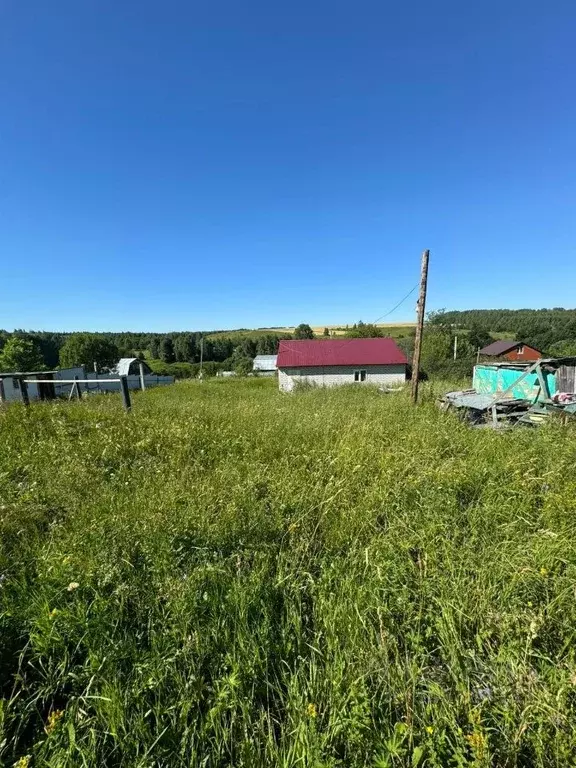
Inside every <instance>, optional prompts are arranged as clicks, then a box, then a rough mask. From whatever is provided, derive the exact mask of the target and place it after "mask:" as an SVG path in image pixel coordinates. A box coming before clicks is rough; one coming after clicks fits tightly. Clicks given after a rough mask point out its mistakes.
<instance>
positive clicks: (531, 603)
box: [526, 600, 534, 608]
mask: <svg viewBox="0 0 576 768" xmlns="http://www.w3.org/2000/svg"><path fill="white" fill-rule="evenodd" d="M526 605H527V606H528V608H533V607H534V603H533V602H532V600H528V602H527V603H526Z"/></svg>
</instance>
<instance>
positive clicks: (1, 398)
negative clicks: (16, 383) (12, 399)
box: [0, 376, 6, 405]
mask: <svg viewBox="0 0 576 768" xmlns="http://www.w3.org/2000/svg"><path fill="white" fill-rule="evenodd" d="M5 402H6V393H5V392H4V379H3V378H2V377H1V376H0V405H2V403H5Z"/></svg>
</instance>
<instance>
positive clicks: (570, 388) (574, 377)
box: [556, 365, 576, 392]
mask: <svg viewBox="0 0 576 768" xmlns="http://www.w3.org/2000/svg"><path fill="white" fill-rule="evenodd" d="M556 386H557V388H558V392H576V367H575V366H573V365H561V366H560V368H558V371H557V373H556Z"/></svg>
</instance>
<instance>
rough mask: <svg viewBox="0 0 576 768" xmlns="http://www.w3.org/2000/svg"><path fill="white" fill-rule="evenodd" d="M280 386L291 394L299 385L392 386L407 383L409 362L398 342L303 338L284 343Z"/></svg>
mask: <svg viewBox="0 0 576 768" xmlns="http://www.w3.org/2000/svg"><path fill="white" fill-rule="evenodd" d="M277 365H278V383H279V386H280V389H281V390H282V391H283V392H291V391H292V390H293V389H294V386H295V384H297V383H298V382H306V383H308V384H312V385H315V386H320V387H333V386H337V385H340V384H376V385H378V386H382V385H384V386H388V385H394V384H403V383H404V382H405V381H406V366H407V365H408V360H407V359H406V356H405V355H404V353H403V352H402V350H401V349H400V348H399V347H398V345H397V344H396V342H395V341H394V339H390V338H377V339H345V340H343V339H339V340H336V339H330V340H328V339H327V340H323V339H302V340H298V341H281V342H280V347H279V350H278V361H277Z"/></svg>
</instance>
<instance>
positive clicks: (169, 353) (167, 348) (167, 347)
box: [160, 336, 176, 363]
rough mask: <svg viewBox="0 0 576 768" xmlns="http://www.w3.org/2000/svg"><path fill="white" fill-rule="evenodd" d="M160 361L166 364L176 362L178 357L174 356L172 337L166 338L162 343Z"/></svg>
mask: <svg viewBox="0 0 576 768" xmlns="http://www.w3.org/2000/svg"><path fill="white" fill-rule="evenodd" d="M160 359H161V360H163V361H164V362H165V363H174V362H176V355H175V354H174V343H173V341H172V339H171V338H170V336H164V338H163V339H162V341H161V342H160Z"/></svg>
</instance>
